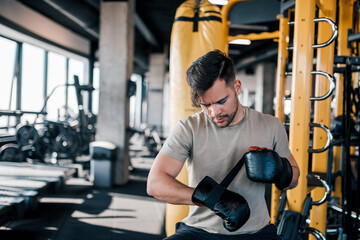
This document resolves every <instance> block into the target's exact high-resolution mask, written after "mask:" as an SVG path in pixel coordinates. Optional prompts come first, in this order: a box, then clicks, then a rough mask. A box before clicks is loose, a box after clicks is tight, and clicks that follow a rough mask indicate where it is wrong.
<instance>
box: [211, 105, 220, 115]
mask: <svg viewBox="0 0 360 240" xmlns="http://www.w3.org/2000/svg"><path fill="white" fill-rule="evenodd" d="M209 111H210V115H211V116H213V117H216V116H218V115H219V114H220V113H221V107H220V106H219V105H218V104H212V105H211V106H210V107H209Z"/></svg>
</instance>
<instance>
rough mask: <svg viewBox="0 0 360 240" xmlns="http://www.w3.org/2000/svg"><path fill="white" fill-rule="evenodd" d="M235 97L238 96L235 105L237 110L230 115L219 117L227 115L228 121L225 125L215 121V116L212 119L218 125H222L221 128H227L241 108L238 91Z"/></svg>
mask: <svg viewBox="0 0 360 240" xmlns="http://www.w3.org/2000/svg"><path fill="white" fill-rule="evenodd" d="M235 97H236V107H235V111H234V112H233V113H231V114H230V115H220V116H219V117H227V118H228V121H227V122H226V124H225V125H223V126H219V125H218V124H217V123H216V122H215V121H214V118H212V119H211V120H212V121H213V123H215V124H216V126H218V127H220V128H225V127H228V126H229V125H230V123H232V121H233V120H234V118H235V116H236V113H237V112H238V110H239V100H238V99H237V96H236V93H235Z"/></svg>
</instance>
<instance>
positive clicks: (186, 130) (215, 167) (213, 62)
mask: <svg viewBox="0 0 360 240" xmlns="http://www.w3.org/2000/svg"><path fill="white" fill-rule="evenodd" d="M187 81H188V84H189V86H190V88H191V92H192V101H193V103H194V105H196V106H201V108H202V111H201V112H199V113H196V114H194V115H192V116H189V117H187V118H185V119H183V120H181V121H179V122H178V123H177V125H176V126H175V128H174V129H173V131H172V132H171V134H170V136H169V137H168V138H167V140H166V142H165V144H164V146H163V148H162V149H161V151H160V153H159V154H158V156H157V157H156V159H155V161H154V164H153V166H152V168H151V170H150V173H149V177H148V186H147V191H148V194H149V195H152V196H154V197H156V198H158V199H160V200H162V201H164V202H167V203H172V204H187V205H190V211H189V215H188V216H187V217H186V218H185V219H184V220H183V221H182V222H181V223H178V224H177V229H176V233H175V234H174V235H172V236H170V237H168V238H167V239H222V240H223V239H279V238H278V236H277V234H276V228H275V226H273V225H270V224H269V222H270V217H269V214H268V209H267V206H266V202H265V198H264V195H265V183H275V184H276V186H277V187H278V188H279V189H281V190H282V189H290V188H294V187H296V186H297V181H298V177H299V169H298V166H297V163H296V161H295V159H294V157H293V156H292V154H291V152H290V150H289V147H288V140H287V135H286V132H285V129H284V127H283V125H282V123H281V121H280V120H279V119H277V118H275V117H273V116H270V115H266V114H262V113H259V112H256V111H254V110H252V109H250V108H248V107H244V106H242V105H241V104H240V102H239V99H238V95H239V94H240V92H241V82H240V81H239V80H237V79H236V78H235V71H234V66H233V62H232V60H231V59H230V58H229V57H227V56H226V54H224V53H222V52H221V51H219V50H215V51H211V52H208V53H207V54H205V55H204V56H202V57H200V58H199V59H197V60H196V61H195V62H193V64H192V65H191V66H190V68H189V69H188V71H187ZM254 146H256V147H254ZM241 158H243V159H244V160H245V166H244V167H242V168H241V169H240V171H239V172H238V173H237V175H236V177H235V178H234V179H233V181H232V182H231V184H230V185H229V186H228V187H224V186H223V185H221V184H219V183H220V182H221V181H222V180H223V179H224V178H225V176H227V174H228V173H229V172H230V170H231V169H232V168H233V167H234V166H235V165H236V163H238V162H239V160H240V159H241ZM185 162H186V166H187V170H188V174H189V186H185V185H183V184H182V183H180V182H179V181H177V180H176V179H175V178H176V177H177V175H178V174H179V172H180V171H181V169H182V167H183V164H184V163H185ZM214 213H215V214H216V215H215V214H214Z"/></svg>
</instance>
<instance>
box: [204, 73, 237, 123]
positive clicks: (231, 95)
mask: <svg viewBox="0 0 360 240" xmlns="http://www.w3.org/2000/svg"><path fill="white" fill-rule="evenodd" d="M240 92H241V83H240V81H239V80H236V81H235V82H234V87H233V88H232V87H230V86H227V85H226V82H225V81H223V80H220V79H218V80H216V81H215V83H214V85H213V86H212V87H211V88H209V89H208V90H207V91H206V92H204V93H203V94H202V95H201V96H200V97H199V101H200V105H201V108H202V109H203V110H204V111H205V113H206V114H207V115H208V116H209V117H210V119H211V120H212V121H213V122H214V123H215V124H216V125H217V126H218V127H227V126H229V125H233V124H236V123H238V120H239V118H238V117H239V111H238V110H239V100H238V94H240Z"/></svg>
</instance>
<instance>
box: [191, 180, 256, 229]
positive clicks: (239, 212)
mask: <svg viewBox="0 0 360 240" xmlns="http://www.w3.org/2000/svg"><path fill="white" fill-rule="evenodd" d="M192 201H193V203H194V204H196V205H198V206H206V207H208V208H209V209H211V210H212V211H213V212H214V213H215V214H216V215H218V216H220V217H221V218H222V219H223V220H224V222H223V225H224V227H225V228H226V229H227V230H228V231H230V232H233V231H236V230H238V229H239V228H241V227H242V226H243V225H244V224H245V223H246V221H247V220H248V219H249V217H250V208H249V205H248V203H247V201H246V200H245V198H244V197H243V196H241V195H240V194H237V193H235V192H232V191H229V190H227V189H226V188H225V187H223V186H222V185H220V184H218V183H217V182H216V181H215V180H213V179H212V178H210V177H205V178H204V179H203V180H201V182H200V183H199V184H198V185H197V187H196V188H195V191H194V193H193V195H192Z"/></svg>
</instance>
